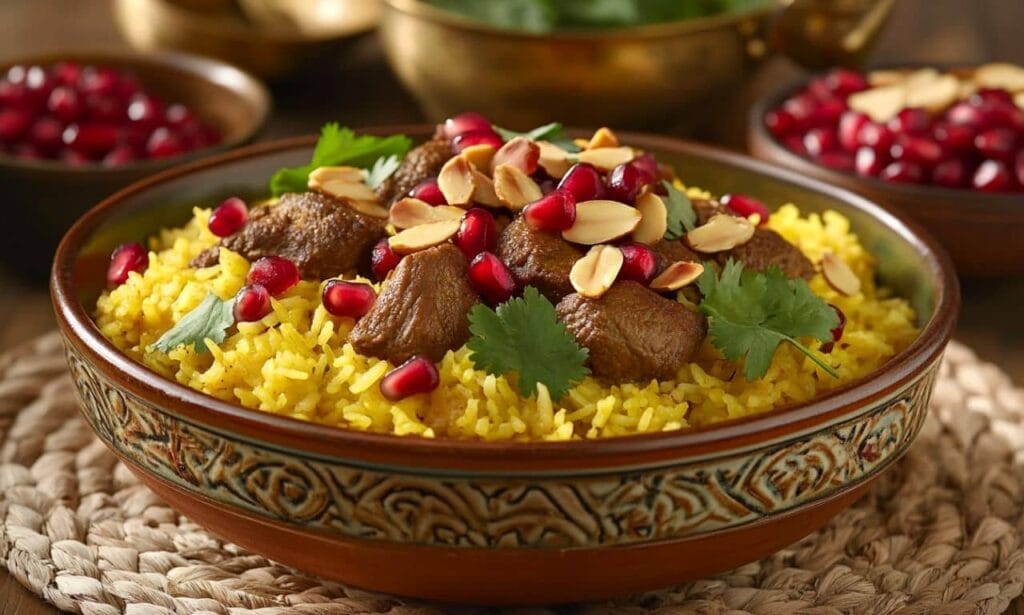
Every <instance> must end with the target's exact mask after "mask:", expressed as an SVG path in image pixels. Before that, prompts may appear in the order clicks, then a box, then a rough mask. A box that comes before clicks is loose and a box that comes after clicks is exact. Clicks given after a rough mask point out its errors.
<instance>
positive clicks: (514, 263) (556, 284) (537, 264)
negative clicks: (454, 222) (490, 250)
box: [496, 216, 583, 302]
mask: <svg viewBox="0 0 1024 615" xmlns="http://www.w3.org/2000/svg"><path fill="white" fill-rule="evenodd" d="M496 254H497V256H498V258H500V259H501V260H502V261H504V263H505V265H507V266H508V268H509V270H510V271H512V274H513V275H514V276H515V277H516V279H517V280H519V283H520V284H521V285H523V286H533V287H536V289H537V290H539V291H540V293H541V294H542V295H544V296H545V297H547V298H548V299H549V300H551V301H552V302H557V301H558V300H559V299H561V298H562V297H564V296H566V295H568V294H569V293H571V292H573V288H572V283H570V282H569V271H570V270H571V269H572V266H573V265H574V264H575V263H576V261H577V260H579V258H580V257H581V256H583V251H582V250H580V249H579V248H577V247H576V246H574V245H572V244H570V243H569V242H567V241H566V240H564V239H562V237H561V236H560V235H557V234H553V233H546V232H544V231H535V230H533V229H532V228H530V227H529V226H528V225H527V224H526V222H525V221H524V220H523V217H522V216H518V217H516V219H515V220H513V221H512V222H511V223H510V224H509V225H508V226H507V227H505V230H504V231H502V233H501V236H499V237H498V247H497V250H496Z"/></svg>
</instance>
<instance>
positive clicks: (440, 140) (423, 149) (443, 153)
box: [377, 136, 454, 206]
mask: <svg viewBox="0 0 1024 615" xmlns="http://www.w3.org/2000/svg"><path fill="white" fill-rule="evenodd" d="M453 154H454V152H453V151H452V146H451V143H450V142H449V141H448V139H447V138H445V137H443V136H435V137H434V138H433V139H431V140H430V141H427V142H426V143H423V144H422V145H419V146H417V147H414V148H413V149H412V150H411V151H410V152H409V153H408V154H406V156H405V160H403V161H402V165H401V166H400V167H398V170H396V171H395V174H394V175H392V176H391V177H389V178H388V179H387V180H386V181H385V182H384V183H382V184H381V185H380V186H378V187H377V197H378V198H380V202H381V203H383V204H384V205H385V206H388V205H390V204H391V203H392V202H393V201H395V200H396V199H400V198H402V197H403V196H405V195H406V194H407V193H408V192H409V191H410V190H412V189H413V188H415V187H416V184H418V183H420V182H421V181H423V180H425V179H430V178H431V177H434V176H436V175H437V174H438V173H439V172H440V171H441V167H443V166H444V163H445V162H446V161H447V160H448V159H449V158H451V157H452V155H453Z"/></svg>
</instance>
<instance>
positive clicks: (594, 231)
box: [562, 200, 640, 246]
mask: <svg viewBox="0 0 1024 615" xmlns="http://www.w3.org/2000/svg"><path fill="white" fill-rule="evenodd" d="M638 224H640V211H639V210H638V209H636V208H635V207H630V206H629V205H625V204H623V203H619V202H618V201H605V200H595V201H583V202H582V203H577V204H576V221H575V222H573V225H572V226H571V227H570V228H569V229H568V230H565V231H562V237H563V238H565V239H566V241H571V242H573V243H579V244H583V245H585V246H592V245H595V244H599V243H606V242H609V241H612V240H613V239H618V238H619V237H622V236H624V235H628V234H629V233H632V232H633V230H634V229H635V228H636V227H637V225H638Z"/></svg>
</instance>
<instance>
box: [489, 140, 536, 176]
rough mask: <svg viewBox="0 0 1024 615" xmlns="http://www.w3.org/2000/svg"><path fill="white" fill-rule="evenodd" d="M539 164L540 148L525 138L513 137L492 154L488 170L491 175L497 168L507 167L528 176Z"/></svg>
mask: <svg viewBox="0 0 1024 615" xmlns="http://www.w3.org/2000/svg"><path fill="white" fill-rule="evenodd" d="M539 162H540V146H539V145H537V144H536V143H534V142H533V141H531V140H529V139H527V138H526V137H515V138H514V139H512V140H510V141H509V142H508V143H506V144H505V145H502V146H501V149H499V150H498V151H497V152H495V153H494V158H493V159H492V160H491V166H490V167H488V168H490V170H491V173H492V174H493V173H494V172H495V171H497V170H498V167H500V166H502V165H509V166H513V167H516V168H517V169H519V170H520V171H523V172H524V173H526V174H527V175H529V174H530V173H533V172H534V171H536V170H537V164H538V163H539ZM495 179H497V178H495Z"/></svg>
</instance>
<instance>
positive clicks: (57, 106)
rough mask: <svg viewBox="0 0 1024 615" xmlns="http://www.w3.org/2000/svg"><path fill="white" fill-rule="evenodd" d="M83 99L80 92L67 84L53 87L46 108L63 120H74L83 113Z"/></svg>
mask: <svg viewBox="0 0 1024 615" xmlns="http://www.w3.org/2000/svg"><path fill="white" fill-rule="evenodd" d="M82 107H83V105H82V101H80V100H79V99H78V92H77V91H75V90H74V89H73V88H70V87H67V86H60V87H56V88H53V91H52V92H50V97H49V99H47V101H46V109H47V110H48V111H49V112H50V113H52V114H53V116H54V117H56V118H57V119H58V120H60V121H62V122H73V121H75V120H77V119H78V117H79V116H80V115H81V114H82Z"/></svg>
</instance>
